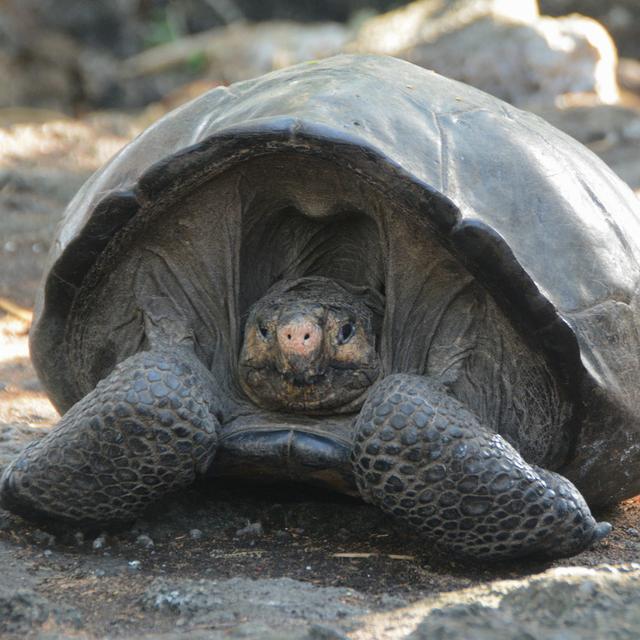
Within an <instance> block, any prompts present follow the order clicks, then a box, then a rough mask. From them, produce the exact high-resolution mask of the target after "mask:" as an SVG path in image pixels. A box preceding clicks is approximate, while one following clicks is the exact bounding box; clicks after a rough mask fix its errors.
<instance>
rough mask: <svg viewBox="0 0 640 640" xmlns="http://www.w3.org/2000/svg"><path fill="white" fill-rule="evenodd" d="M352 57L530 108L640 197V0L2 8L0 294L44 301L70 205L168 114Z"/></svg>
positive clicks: (10, 1) (238, 1)
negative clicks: (45, 272) (44, 282)
mask: <svg viewBox="0 0 640 640" xmlns="http://www.w3.org/2000/svg"><path fill="white" fill-rule="evenodd" d="M340 52H369V53H381V54H388V55H393V56H397V57H401V58H404V59H407V60H410V61H411V62H414V63H415V64H418V65H421V66H423V67H426V68H430V69H434V70H436V71H438V72H440V73H443V74H445V75H448V76H450V77H453V78H457V79H460V80H463V81H465V82H467V83H469V84H472V85H474V86H477V87H479V88H481V89H484V90H485V91H488V92H490V93H492V94H494V95H496V96H498V97H500V98H503V99H504V100H507V101H508V102H511V103H512V104H514V105H516V106H518V107H522V108H525V109H529V110H532V111H534V112H536V113H538V114H540V115H542V116H543V117H545V118H546V119H547V120H549V121H550V122H551V123H552V124H555V125H556V126H558V127H559V128H561V129H563V130H565V131H567V132H568V133H569V134H571V135H572V136H574V137H576V138H578V139H579V140H581V141H582V142H584V143H585V144H587V145H588V146H589V147H590V148H591V149H592V150H593V151H595V152H596V153H597V154H599V155H600V156H601V157H602V158H603V159H604V160H605V162H607V163H608V164H609V165H610V166H611V167H612V168H613V169H614V170H615V171H616V172H617V173H618V174H619V175H620V176H621V177H622V178H623V179H624V180H625V181H626V182H627V183H628V184H629V185H630V186H631V187H632V188H633V189H634V190H636V192H637V193H640V158H639V157H638V156H639V154H638V149H639V144H638V143H639V142H640V61H639V59H640V2H639V1H638V0H615V1H613V2H601V1H596V0H540V2H536V0H418V1H414V2H406V1H404V2H403V1H402V0H324V1H320V0H182V1H179V0H111V1H103V2H99V1H94V2H87V1H86V0H0V297H2V299H9V300H11V301H12V302H13V303H15V304H18V305H19V306H23V307H27V308H28V307H30V306H31V304H32V302H33V296H34V292H35V289H36V287H37V284H38V281H39V279H40V274H41V271H42V269H43V267H44V264H45V261H46V254H47V250H48V247H49V242H50V239H51V236H52V234H53V231H54V228H55V225H56V224H57V222H58V220H59V218H60V215H61V213H62V211H63V209H64V206H65V204H66V203H67V202H68V200H69V199H70V198H71V196H72V195H73V193H74V192H75V191H76V189H77V188H78V187H79V186H80V185H81V184H82V182H83V181H84V180H85V179H86V178H87V176H88V175H89V174H90V173H91V172H93V171H94V170H95V169H97V168H98V167H99V166H100V165H102V164H103V163H104V162H105V161H106V160H108V158H109V157H110V156H111V155H112V154H113V153H115V152H116V151H117V150H118V149H119V148H120V147H121V146H122V145H124V144H125V143H126V142H127V141H128V140H129V139H131V137H132V136H134V135H136V133H138V132H139V131H140V130H141V129H143V128H144V127H146V126H147V125H149V124H150V123H151V122H153V121H154V120H155V119H157V118H158V117H160V116H161V115H162V114H163V113H165V112H166V111H168V110H170V109H172V108H174V107H176V106H178V105H179V104H180V103H182V102H184V101H186V100H190V99H192V98H194V97H195V96H197V95H198V94H199V93H201V92H203V91H206V90H209V89H211V88H213V87H216V86H218V85H226V84H230V83H232V82H237V81H240V80H244V79H247V78H251V77H254V76H257V75H260V74H262V73H266V72H268V71H271V70H273V69H278V68H281V67H284V66H288V65H290V64H295V63H298V62H302V61H305V60H309V59H315V58H321V57H325V56H330V55H335V54H337V53H340ZM5 306H6V304H5Z"/></svg>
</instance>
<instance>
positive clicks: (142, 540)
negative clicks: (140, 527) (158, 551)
mask: <svg viewBox="0 0 640 640" xmlns="http://www.w3.org/2000/svg"><path fill="white" fill-rule="evenodd" d="M136 544H137V545H138V546H139V547H144V548H145V549H153V548H154V547H155V543H154V542H153V540H152V539H151V538H150V537H149V536H148V535H146V534H145V533H142V534H140V535H139V536H138V537H137V538H136Z"/></svg>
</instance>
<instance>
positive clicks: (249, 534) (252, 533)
mask: <svg viewBox="0 0 640 640" xmlns="http://www.w3.org/2000/svg"><path fill="white" fill-rule="evenodd" d="M263 533H264V529H263V528H262V523H261V522H251V523H249V524H248V525H247V526H246V527H242V529H238V530H237V531H236V537H238V538H259V537H260V536H261V535H262V534H263Z"/></svg>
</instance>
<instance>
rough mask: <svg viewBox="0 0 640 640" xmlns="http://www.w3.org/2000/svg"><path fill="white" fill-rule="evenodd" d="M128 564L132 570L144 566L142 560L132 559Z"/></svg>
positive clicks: (137, 569) (138, 569)
mask: <svg viewBox="0 0 640 640" xmlns="http://www.w3.org/2000/svg"><path fill="white" fill-rule="evenodd" d="M127 564H128V566H129V569H131V571H140V567H142V563H141V562H140V560H130V561H129V562H128V563H127Z"/></svg>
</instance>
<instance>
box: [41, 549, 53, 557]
mask: <svg viewBox="0 0 640 640" xmlns="http://www.w3.org/2000/svg"><path fill="white" fill-rule="evenodd" d="M42 555H43V556H44V557H45V558H50V557H51V556H52V555H53V551H51V549H45V550H44V551H43V552H42Z"/></svg>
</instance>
